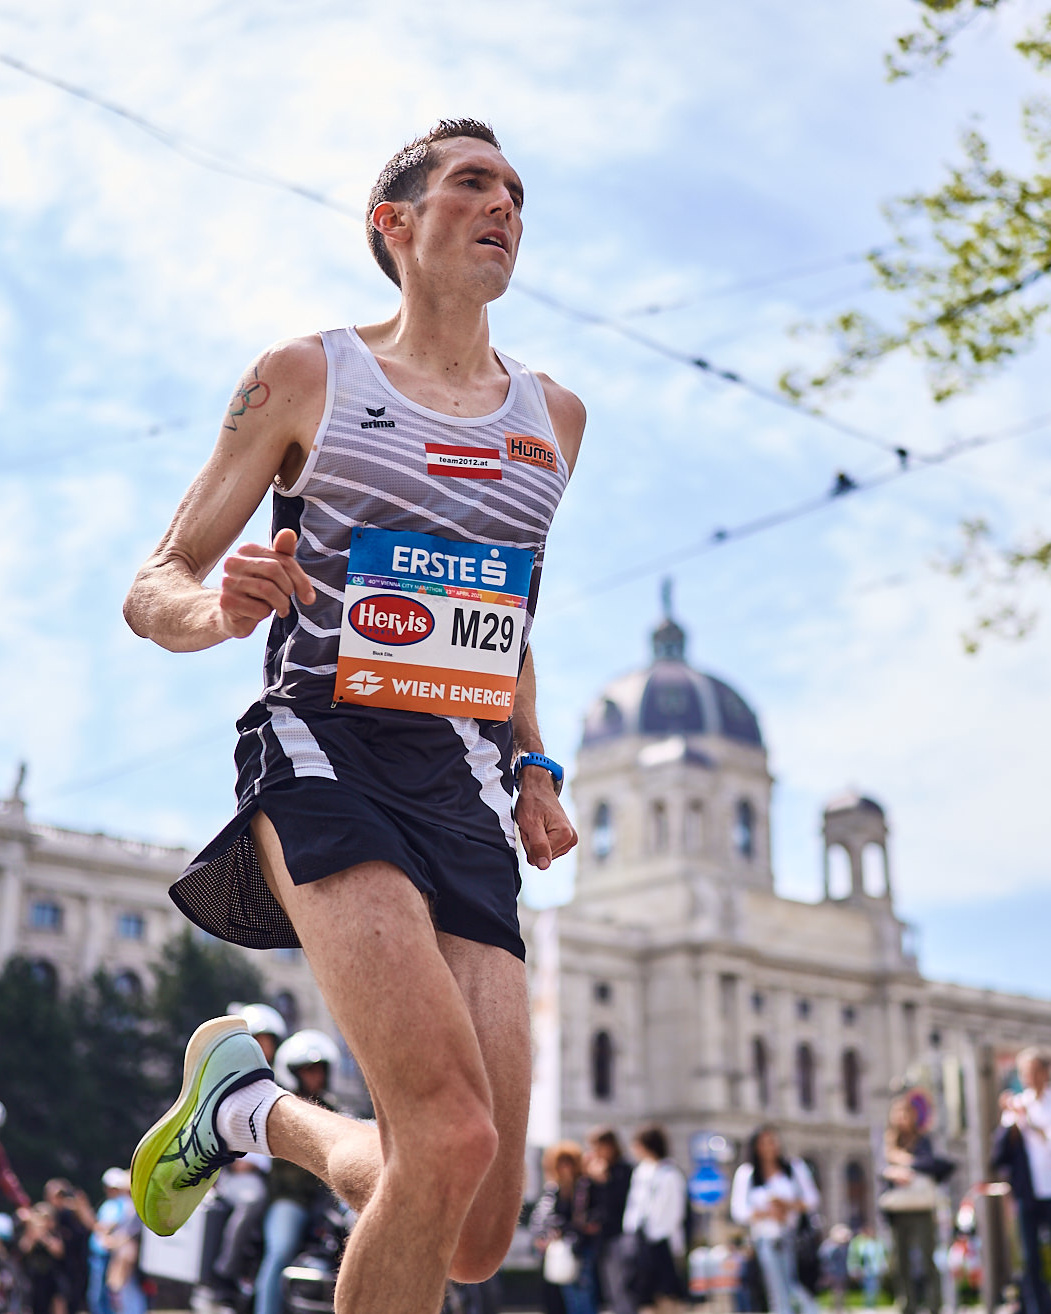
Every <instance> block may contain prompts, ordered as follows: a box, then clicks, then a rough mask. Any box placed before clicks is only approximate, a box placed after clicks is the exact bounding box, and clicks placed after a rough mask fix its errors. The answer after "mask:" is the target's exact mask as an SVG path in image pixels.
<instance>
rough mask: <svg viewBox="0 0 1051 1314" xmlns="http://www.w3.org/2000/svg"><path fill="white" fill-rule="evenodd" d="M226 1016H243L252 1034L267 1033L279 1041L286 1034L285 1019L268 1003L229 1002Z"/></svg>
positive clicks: (260, 1034)
mask: <svg viewBox="0 0 1051 1314" xmlns="http://www.w3.org/2000/svg"><path fill="white" fill-rule="evenodd" d="M226 1012H227V1016H228V1017H243V1018H244V1020H245V1022H246V1024H247V1026H248V1031H249V1033H250V1034H251V1035H253V1036H262V1035H269V1036H273V1037H275V1039H276V1040H277V1041H278V1042H280V1041H282V1040H284V1039H285V1037H286V1036H287V1035H288V1027H287V1026H285V1019H284V1018H283V1017H282V1016H281V1014H280V1013H279V1012H278V1011H277V1009H276V1008H271V1007H270V1005H269V1004H231V1005H230V1007H229V1008H228V1009H227V1010H226Z"/></svg>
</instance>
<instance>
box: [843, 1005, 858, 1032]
mask: <svg viewBox="0 0 1051 1314" xmlns="http://www.w3.org/2000/svg"><path fill="white" fill-rule="evenodd" d="M857 1020H858V1014H857V1010H856V1009H855V1008H854V1006H853V1005H852V1004H848V1005H847V1006H846V1008H844V1010H843V1025H844V1026H845V1027H852V1026H853V1025H854V1023H855V1022H856V1021H857Z"/></svg>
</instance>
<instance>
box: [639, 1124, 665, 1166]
mask: <svg viewBox="0 0 1051 1314" xmlns="http://www.w3.org/2000/svg"><path fill="white" fill-rule="evenodd" d="M634 1140H635V1143H636V1144H637V1145H641V1146H642V1147H643V1149H645V1150H649V1152H650V1154H652V1155H653V1157H654V1158H655V1159H667V1157H668V1134H667V1132H665V1130H664V1128H663V1127H659V1126H658V1125H657V1124H656V1123H655V1122H653V1123H648V1124H647V1125H646V1126H645V1127H640V1128H639V1129H638V1131H637V1132H636V1133H635V1137H634Z"/></svg>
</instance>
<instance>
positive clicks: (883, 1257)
mask: <svg viewBox="0 0 1051 1314" xmlns="http://www.w3.org/2000/svg"><path fill="white" fill-rule="evenodd" d="M847 1271H848V1273H849V1274H850V1276H851V1277H852V1278H853V1279H854V1280H855V1281H856V1282H860V1283H861V1294H862V1296H863V1297H864V1300H865V1305H866V1308H868V1309H873V1308H874V1307H875V1306H876V1305H878V1304H879V1303H880V1300H879V1296H880V1288H881V1286H882V1285H883V1275H884V1273H886V1271H887V1248H886V1246H885V1245H884V1244H883V1242H882V1241H881V1240H880V1239H879V1237H878V1236H877V1235H876V1231H875V1228H873V1227H872V1226H871V1225H870V1224H868V1223H866V1225H865V1226H864V1227H863V1228H862V1229H861V1231H860V1232H858V1233H857V1234H856V1235H855V1236H854V1238H853V1240H852V1241H851V1243H850V1246H849V1247H848V1249H847Z"/></svg>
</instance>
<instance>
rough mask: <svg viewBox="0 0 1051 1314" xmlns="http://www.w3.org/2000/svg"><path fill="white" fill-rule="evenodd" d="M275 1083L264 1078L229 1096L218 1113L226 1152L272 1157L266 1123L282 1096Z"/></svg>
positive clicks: (219, 1130) (284, 1091)
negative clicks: (270, 1155)
mask: <svg viewBox="0 0 1051 1314" xmlns="http://www.w3.org/2000/svg"><path fill="white" fill-rule="evenodd" d="M291 1094H292V1092H291V1091H290V1090H282V1089H281V1087H280V1086H279V1085H278V1084H277V1082H276V1081H271V1080H270V1079H269V1078H267V1077H261V1078H260V1079H259V1080H258V1081H253V1082H252V1084H251V1085H250V1086H242V1087H241V1089H240V1090H235V1091H234V1092H233V1093H232V1094H230V1095H227V1097H226V1099H225V1100H223V1102H222V1104H220V1105H219V1108H218V1109H217V1110H216V1115H215V1126H216V1130H217V1131H218V1132H219V1135H220V1136H221V1137H222V1138H223V1140H224V1141H225V1142H226V1148H227V1149H228V1150H233V1151H234V1152H235V1153H240V1154H266V1155H269V1154H270V1146H269V1144H268V1143H267V1139H266V1120H267V1117H268V1116H269V1113H270V1110H271V1109H272V1108H273V1107H274V1105H275V1104H276V1103H277V1101H278V1100H279V1099H280V1098H281V1096H282V1095H291Z"/></svg>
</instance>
